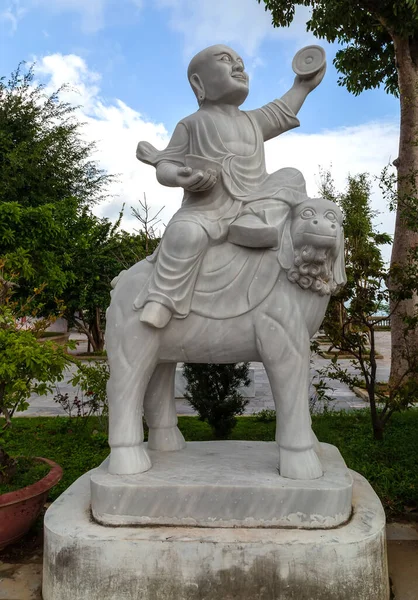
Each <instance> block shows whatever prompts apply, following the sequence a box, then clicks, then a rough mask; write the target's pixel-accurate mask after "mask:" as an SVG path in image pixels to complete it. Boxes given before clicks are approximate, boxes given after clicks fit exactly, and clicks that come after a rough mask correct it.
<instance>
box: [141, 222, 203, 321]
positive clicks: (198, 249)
mask: <svg viewBox="0 0 418 600" xmlns="http://www.w3.org/2000/svg"><path fill="white" fill-rule="evenodd" d="M208 241H209V240H208V235H207V233H206V231H205V230H204V229H203V227H201V226H200V225H199V224H198V223H193V222H189V221H174V222H172V223H171V224H170V225H169V226H168V227H167V229H166V231H165V233H164V236H163V238H162V240H161V245H160V248H159V252H158V259H157V262H156V264H155V267H154V273H153V275H152V278H151V281H150V284H149V289H148V297H147V302H146V304H145V306H144V308H143V310H142V313H141V316H140V319H141V321H142V322H144V323H147V324H148V325H152V326H153V327H158V328H162V327H165V326H166V325H167V323H168V322H169V320H170V319H171V316H172V314H173V313H175V314H178V315H180V316H187V314H188V313H189V310H190V305H191V300H192V295H193V290H194V285H195V282H196V278H197V275H198V273H199V267H200V264H201V261H202V258H203V256H204V253H205V251H206V249H207V247H208Z"/></svg>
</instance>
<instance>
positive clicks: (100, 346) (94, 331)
mask: <svg viewBox="0 0 418 600" xmlns="http://www.w3.org/2000/svg"><path fill="white" fill-rule="evenodd" d="M90 333H91V337H92V344H93V351H94V352H103V350H104V333H103V330H102V327H101V314H100V308H99V307H98V306H96V309H95V314H94V320H93V322H92V324H91V326H90Z"/></svg>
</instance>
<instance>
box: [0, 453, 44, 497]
mask: <svg viewBox="0 0 418 600" xmlns="http://www.w3.org/2000/svg"><path fill="white" fill-rule="evenodd" d="M50 469H51V467H50V466H49V465H46V464H45V463H39V462H36V461H35V460H33V459H32V458H25V457H21V456H20V457H19V458H18V459H17V465H16V472H15V474H14V475H13V483H2V484H0V494H7V493H8V492H14V491H15V490H19V489H21V488H24V487H26V486H27V485H32V484H33V483H36V482H37V481H39V480H40V479H42V478H43V477H45V475H47V474H48V473H49V471H50Z"/></svg>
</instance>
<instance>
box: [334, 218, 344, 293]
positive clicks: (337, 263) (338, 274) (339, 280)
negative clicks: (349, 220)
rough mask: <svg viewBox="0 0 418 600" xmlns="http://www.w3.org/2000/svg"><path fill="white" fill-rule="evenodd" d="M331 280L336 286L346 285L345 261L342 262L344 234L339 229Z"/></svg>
mask: <svg viewBox="0 0 418 600" xmlns="http://www.w3.org/2000/svg"><path fill="white" fill-rule="evenodd" d="M332 273H333V278H334V281H335V283H336V284H337V285H345V284H346V283H347V275H346V273H345V260H344V232H343V230H342V229H341V233H340V243H339V247H338V251H337V255H336V257H335V260H334V264H333V268H332Z"/></svg>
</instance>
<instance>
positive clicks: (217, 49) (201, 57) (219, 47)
mask: <svg viewBox="0 0 418 600" xmlns="http://www.w3.org/2000/svg"><path fill="white" fill-rule="evenodd" d="M221 52H228V53H232V54H236V52H234V50H232V48H229V47H228V46H225V45H224V44H214V45H213V46H209V47H208V48H205V49H204V50H201V51H200V52H198V53H197V54H196V55H195V56H193V58H192V60H191V61H190V64H189V67H188V69H187V78H188V80H189V81H190V78H191V76H192V75H193V74H194V73H197V74H198V75H200V72H201V71H202V67H203V66H204V65H205V63H206V62H207V61H208V59H209V58H211V57H212V56H215V55H216V54H220V53H221Z"/></svg>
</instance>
